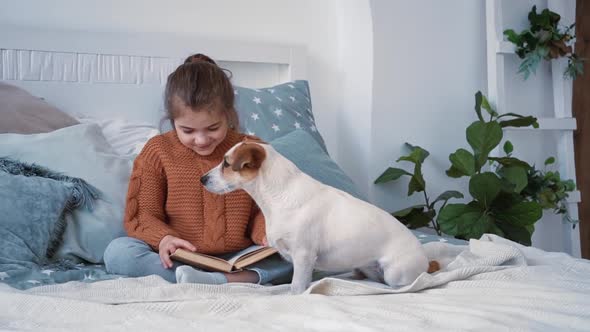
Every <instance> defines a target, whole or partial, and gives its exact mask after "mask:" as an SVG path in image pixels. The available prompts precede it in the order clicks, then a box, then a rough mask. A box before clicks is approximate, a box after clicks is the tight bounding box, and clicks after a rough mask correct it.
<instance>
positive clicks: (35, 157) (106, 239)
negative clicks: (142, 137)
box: [0, 124, 133, 263]
mask: <svg viewBox="0 0 590 332" xmlns="http://www.w3.org/2000/svg"><path fill="white" fill-rule="evenodd" d="M0 156H5V157H10V158H13V159H16V160H20V161H23V162H27V163H36V164H38V165H40V166H44V167H47V168H50V169H51V170H53V171H56V172H60V173H63V174H65V175H68V176H72V177H79V178H82V179H84V180H86V181H87V182H88V183H90V184H92V185H93V186H95V187H97V188H98V189H99V190H100V191H101V192H102V194H103V197H102V199H101V200H98V201H96V202H95V206H94V210H92V211H87V210H84V209H77V210H75V211H73V213H72V214H71V215H70V214H68V216H67V217H66V221H67V223H68V226H67V227H66V231H65V234H64V241H63V245H62V246H61V247H60V249H59V251H58V252H57V254H56V257H57V258H76V257H77V258H82V259H85V260H87V261H89V262H92V263H100V262H102V255H103V253H104V250H105V248H106V246H107V245H108V244H109V243H110V242H111V240H113V239H114V238H116V237H119V236H125V230H124V229H123V214H124V210H125V197H126V195H127V187H128V185H129V176H130V174H131V169H132V166H133V158H132V157H131V156H121V155H118V154H117V153H116V152H115V151H114V150H113V149H112V147H111V146H110V145H109V144H108V142H107V140H106V139H105V137H104V135H103V134H102V132H101V129H100V127H99V126H98V125H96V124H79V125H75V126H71V127H66V128H62V129H58V130H55V131H52V132H49V133H43V134H32V135H21V134H0ZM0 219H1V217H0Z"/></svg>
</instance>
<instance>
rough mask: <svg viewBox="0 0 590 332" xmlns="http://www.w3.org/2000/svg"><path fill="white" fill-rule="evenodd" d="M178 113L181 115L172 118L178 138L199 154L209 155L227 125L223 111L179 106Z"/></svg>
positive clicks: (222, 135) (221, 138) (223, 134)
mask: <svg viewBox="0 0 590 332" xmlns="http://www.w3.org/2000/svg"><path fill="white" fill-rule="evenodd" d="M177 107H178V105H177ZM179 113H180V114H181V115H180V116H178V117H176V118H175V119H174V129H175V130H176V134H177V135H178V139H179V140H180V142H181V143H182V144H183V145H184V146H186V147H187V148H189V149H191V150H193V151H195V152H196V153H198V154H199V155H201V156H208V155H210V154H211V153H213V151H215V148H216V147H217V146H218V145H219V143H221V142H222V141H223V140H224V139H225V136H226V134H227V130H228V128H229V126H228V123H227V119H226V116H225V114H224V113H223V111H221V110H218V109H210V108H206V109H201V110H197V111H193V110H191V109H190V108H188V107H184V108H183V107H181V109H179Z"/></svg>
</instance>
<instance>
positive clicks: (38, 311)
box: [0, 235, 590, 332]
mask: <svg viewBox="0 0 590 332" xmlns="http://www.w3.org/2000/svg"><path fill="white" fill-rule="evenodd" d="M426 246H427V248H428V250H429V252H430V255H433V256H436V257H437V259H439V260H441V261H442V262H443V266H444V269H443V270H442V271H441V272H439V273H437V274H435V275H422V276H421V277H420V278H418V280H416V282H415V283H414V284H412V285H410V286H408V287H405V288H402V289H391V288H389V287H385V286H384V285H381V284H377V283H373V282H368V281H354V280H350V279H347V276H346V275H343V276H341V277H339V278H326V279H322V280H320V281H318V282H315V283H314V284H313V285H312V286H311V287H310V288H309V289H308V290H307V293H306V294H304V295H299V296H291V295H289V294H288V291H289V286H288V285H280V286H272V287H265V286H258V285H247V284H230V285H220V286H210V285H196V284H170V283H168V282H166V281H164V280H163V279H161V278H159V277H144V278H130V279H118V280H109V281H101V282H96V283H92V284H86V283H81V282H70V283H67V284H61V285H51V286H42V287H37V288H32V289H30V290H27V291H18V290H15V289H12V288H9V287H8V286H2V287H0V307H1V308H2V310H1V311H0V329H3V330H4V329H18V330H39V329H42V330H60V331H63V330H72V331H78V330H84V331H94V330H98V331H106V330H109V331H119V330H120V331H130V330H140V329H141V330H144V331H155V330H158V331H185V330H186V331H189V330H190V331H195V330H213V328H215V330H216V331H225V330H228V331H232V330H237V329H239V330H240V331H258V332H260V331H272V330H281V331H289V330H298V331H299V330H322V331H374V330H386V331H393V330H396V331H426V330H428V331H433V330H436V331H443V330H486V331H487V330H527V331H528V330H537V331H558V330H560V331H587V330H589V329H590V310H589V309H588V308H590V281H589V279H588V276H590V262H589V261H587V260H581V259H574V258H572V257H570V256H568V255H565V254H561V253H546V252H543V251H541V250H538V249H535V248H527V247H522V246H520V245H518V244H515V243H513V242H510V241H508V240H505V239H502V238H499V237H496V236H493V235H485V236H484V237H483V238H482V239H480V240H471V242H470V244H469V246H454V245H449V244H445V243H432V244H427V245H426Z"/></svg>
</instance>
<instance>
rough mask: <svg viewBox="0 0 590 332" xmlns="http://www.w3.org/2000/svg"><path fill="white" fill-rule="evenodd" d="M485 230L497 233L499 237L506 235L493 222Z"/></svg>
mask: <svg viewBox="0 0 590 332" xmlns="http://www.w3.org/2000/svg"><path fill="white" fill-rule="evenodd" d="M487 232H488V233H492V234H496V235H499V236H501V237H506V234H505V233H504V231H503V230H502V229H501V228H500V227H498V226H496V224H495V223H491V224H490V227H489V228H488V231H487Z"/></svg>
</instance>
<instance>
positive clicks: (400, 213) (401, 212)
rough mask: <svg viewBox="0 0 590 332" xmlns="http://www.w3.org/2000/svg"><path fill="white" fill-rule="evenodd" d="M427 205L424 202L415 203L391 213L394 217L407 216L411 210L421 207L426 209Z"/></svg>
mask: <svg viewBox="0 0 590 332" xmlns="http://www.w3.org/2000/svg"><path fill="white" fill-rule="evenodd" d="M425 206H426V205H424V204H419V205H413V206H410V207H407V208H405V209H402V210H399V211H395V212H391V215H392V216H394V217H405V216H407V215H408V214H410V212H412V210H414V209H420V210H421V211H422V210H424V207H425Z"/></svg>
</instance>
